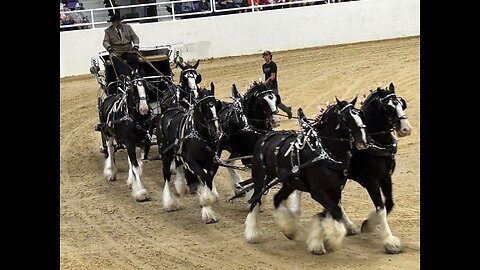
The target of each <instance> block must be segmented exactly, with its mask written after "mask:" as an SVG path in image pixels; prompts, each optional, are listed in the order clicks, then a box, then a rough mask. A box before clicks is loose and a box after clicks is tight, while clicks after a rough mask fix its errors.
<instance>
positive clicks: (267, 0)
mask: <svg viewBox="0 0 480 270" xmlns="http://www.w3.org/2000/svg"><path fill="white" fill-rule="evenodd" d="M171 1H174V0H171ZM252 1H253V5H254V6H263V7H258V8H256V10H257V11H258V10H271V9H282V8H289V7H300V6H309V5H321V4H326V3H328V2H329V1H328V0H322V1H316V2H307V3H295V2H298V1H301V0H215V8H216V10H225V9H235V8H242V7H251V6H252ZM349 1H355V0H330V3H338V2H349ZM279 3H288V4H286V5H275V4H279ZM264 5H272V6H267V7H265V6H264ZM174 6H175V14H181V13H191V12H201V11H207V10H210V1H208V0H202V1H195V2H186V3H177V4H174ZM167 11H168V12H170V13H172V11H171V8H170V7H167ZM248 11H249V10H248V9H244V10H236V11H232V12H225V11H221V12H218V13H215V12H214V13H213V14H211V15H218V14H229V13H239V12H248Z"/></svg>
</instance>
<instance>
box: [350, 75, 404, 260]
mask: <svg viewBox="0 0 480 270" xmlns="http://www.w3.org/2000/svg"><path fill="white" fill-rule="evenodd" d="M406 108H407V103H406V102H405V100H404V99H402V98H400V97H397V96H396V95H395V87H394V85H393V83H390V85H389V86H388V89H382V88H380V87H379V88H377V90H375V91H374V92H372V93H371V94H370V95H369V96H368V97H367V98H366V99H365V102H364V104H363V105H362V108H361V110H362V112H363V115H364V118H363V119H364V122H365V123H366V125H367V133H368V136H369V138H368V139H369V145H368V148H367V149H365V150H361V151H354V152H353V156H352V159H351V166H350V169H349V171H348V172H349V174H348V178H349V179H353V180H354V181H356V182H358V183H359V184H361V185H362V186H363V187H365V188H366V189H367V191H368V194H369V195H370V198H371V199H372V201H373V203H374V205H375V209H376V210H374V211H373V212H372V213H371V214H370V216H369V217H368V219H367V220H365V221H364V222H363V223H362V228H361V231H362V233H370V232H373V231H374V230H375V228H376V227H377V226H378V225H379V226H380V237H381V238H382V241H383V245H384V247H385V250H386V252H388V253H400V252H401V251H402V246H401V243H400V240H399V239H398V238H397V237H395V236H393V234H392V232H391V231H390V228H389V226H388V223H387V214H388V213H390V211H391V210H392V208H393V205H394V203H393V198H392V174H393V172H394V170H395V153H396V152H397V141H396V139H395V137H394V136H393V135H392V130H395V131H396V133H397V135H398V136H399V137H403V136H408V135H410V133H411V130H412V127H411V125H410V123H409V122H408V119H407V116H406V114H405V113H404V110H405V109H406ZM380 191H381V192H380ZM381 193H383V195H384V196H385V203H384V202H383V201H382V195H381ZM342 211H343V208H342ZM343 214H344V218H345V220H346V226H347V230H348V231H349V233H350V234H355V233H357V230H356V227H355V225H354V224H353V223H352V222H351V221H350V220H349V219H348V217H347V216H346V215H345V212H344V211H343Z"/></svg>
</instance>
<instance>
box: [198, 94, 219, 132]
mask: <svg viewBox="0 0 480 270" xmlns="http://www.w3.org/2000/svg"><path fill="white" fill-rule="evenodd" d="M208 98H213V100H215V96H212V95H207V96H204V97H202V98H201V99H199V100H196V99H194V100H195V104H194V105H193V107H195V106H200V105H201V103H202V101H204V100H206V99H208ZM192 113H193V110H192ZM202 117H203V120H204V121H205V124H203V123H202V122H200V121H195V122H196V123H197V124H199V125H200V126H202V127H204V128H206V129H207V130H208V133H209V134H210V135H211V136H213V137H214V138H216V139H217V137H216V136H215V135H214V134H212V131H211V130H210V127H209V125H208V124H209V123H211V122H215V121H219V118H218V115H217V116H216V117H213V118H212V119H209V120H207V119H206V118H205V115H203V114H202ZM192 121H193V116H192ZM219 126H220V123H219Z"/></svg>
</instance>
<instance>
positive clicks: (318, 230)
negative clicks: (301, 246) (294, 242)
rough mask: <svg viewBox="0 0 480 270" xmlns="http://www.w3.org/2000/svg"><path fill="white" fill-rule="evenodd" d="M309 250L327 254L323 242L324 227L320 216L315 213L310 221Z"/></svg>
mask: <svg viewBox="0 0 480 270" xmlns="http://www.w3.org/2000/svg"><path fill="white" fill-rule="evenodd" d="M307 248H308V251H309V252H311V253H312V254H315V255H322V254H326V253H327V250H326V249H325V245H324V244H323V227H322V224H321V222H320V216H319V215H314V216H313V217H312V221H311V223H310V230H309V231H308V235H307Z"/></svg>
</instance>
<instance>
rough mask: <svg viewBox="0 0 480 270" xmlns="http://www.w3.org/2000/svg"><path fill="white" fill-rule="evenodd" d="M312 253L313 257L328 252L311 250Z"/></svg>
mask: <svg viewBox="0 0 480 270" xmlns="http://www.w3.org/2000/svg"><path fill="white" fill-rule="evenodd" d="M310 253H312V254H313V255H323V254H327V253H326V252H323V251H322V250H310Z"/></svg>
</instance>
